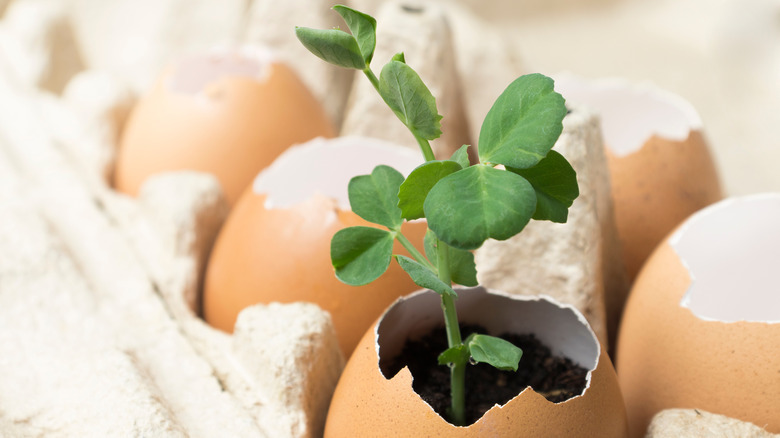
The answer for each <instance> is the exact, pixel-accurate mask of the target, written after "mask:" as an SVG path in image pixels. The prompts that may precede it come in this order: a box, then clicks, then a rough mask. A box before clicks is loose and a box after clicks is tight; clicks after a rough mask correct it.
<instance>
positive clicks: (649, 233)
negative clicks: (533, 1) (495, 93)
mask: <svg viewBox="0 0 780 438" xmlns="http://www.w3.org/2000/svg"><path fill="white" fill-rule="evenodd" d="M556 88H557V89H559V91H560V92H561V93H563V95H564V97H566V99H567V100H570V101H574V102H579V103H582V104H584V105H587V106H591V107H593V108H594V109H595V110H596V111H597V112H598V113H599V116H600V118H601V124H602V131H603V135H604V143H605V146H606V152H607V159H608V165H609V172H610V178H611V183H612V196H613V200H614V209H615V222H616V225H617V229H618V234H619V236H620V240H621V246H622V251H623V261H624V264H625V267H626V271H627V273H628V275H629V278H630V279H632V280H633V279H634V278H635V277H636V274H637V272H638V271H639V269H640V268H641V267H642V264H643V263H644V261H645V260H646V259H647V257H648V256H649V255H650V253H651V252H652V251H653V249H654V248H655V247H656V246H657V245H658V244H659V243H660V242H661V240H663V238H664V237H665V236H666V235H667V234H668V233H669V232H670V231H671V230H672V229H674V227H676V226H677V225H678V224H679V223H680V222H682V221H683V220H684V219H685V218H687V217H688V216H690V215H691V214H693V213H694V212H695V211H697V210H699V209H701V208H703V207H705V206H707V205H710V204H712V203H713V202H716V201H718V200H720V199H721V198H722V197H723V195H722V192H721V188H720V182H719V180H718V174H717V171H716V168H715V164H714V162H713V160H712V157H711V156H710V152H709V149H708V147H707V143H706V141H705V139H704V136H703V134H702V131H701V120H700V118H699V115H698V114H697V113H696V111H695V109H694V108H693V107H692V106H691V105H690V104H689V103H688V102H686V101H685V100H683V99H682V98H680V97H679V96H676V95H674V94H671V93H669V92H667V91H664V90H661V89H659V88H656V87H654V86H651V85H648V84H642V85H639V84H634V83H630V82H628V81H623V80H617V79H605V80H600V81H592V82H586V81H584V80H581V79H576V78H574V77H569V76H564V77H563V78H561V79H559V80H558V81H557V82H556Z"/></svg>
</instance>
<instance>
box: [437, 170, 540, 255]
mask: <svg viewBox="0 0 780 438" xmlns="http://www.w3.org/2000/svg"><path fill="white" fill-rule="evenodd" d="M424 209H425V217H426V218H427V219H428V228H430V229H431V230H433V232H434V233H436V235H437V236H438V237H439V239H441V240H443V241H444V242H446V243H447V244H448V245H450V246H452V247H455V248H460V249H476V248H479V247H480V246H481V245H482V243H483V242H484V241H485V240H487V239H488V238H493V239H497V240H506V239H508V238H510V237H512V236H514V235H515V234H517V233H519V232H520V231H522V229H523V228H524V227H525V225H526V224H527V223H528V221H529V220H531V216H532V215H533V214H534V210H535V209H536V194H535V193H534V189H533V187H532V186H531V184H530V183H529V182H528V181H526V180H525V179H524V178H523V177H521V176H520V175H517V174H514V173H512V172H507V171H505V170H500V169H494V168H492V167H489V166H485V165H474V166H471V167H468V168H466V169H463V170H461V171H459V172H456V173H453V174H452V175H449V176H447V177H445V178H444V179H442V180H441V181H439V182H438V183H437V184H436V185H435V186H434V187H433V189H431V191H430V192H429V193H428V197H427V198H426V199H425V204H424Z"/></svg>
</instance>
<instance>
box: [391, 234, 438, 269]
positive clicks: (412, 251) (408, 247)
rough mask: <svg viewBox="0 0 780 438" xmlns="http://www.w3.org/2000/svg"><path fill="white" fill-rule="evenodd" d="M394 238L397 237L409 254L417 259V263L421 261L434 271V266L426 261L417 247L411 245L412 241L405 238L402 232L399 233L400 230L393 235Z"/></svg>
mask: <svg viewBox="0 0 780 438" xmlns="http://www.w3.org/2000/svg"><path fill="white" fill-rule="evenodd" d="M395 238H396V239H398V241H399V242H401V245H403V247H404V248H406V250H407V251H409V254H410V255H411V256H412V257H413V258H414V259H415V260H417V262H418V263H421V264H423V265H425V266H427V267H428V268H430V269H432V270H433V271H436V266H433V265H432V264H431V262H429V261H428V259H427V258H425V256H423V255H422V253H420V251H418V250H417V248H415V247H414V245H412V242H410V241H409V239H407V238H406V236H404V235H403V234H401V232H400V231H398V232H397V233H396V235H395Z"/></svg>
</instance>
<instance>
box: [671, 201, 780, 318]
mask: <svg viewBox="0 0 780 438" xmlns="http://www.w3.org/2000/svg"><path fill="white" fill-rule="evenodd" d="M669 243H670V244H671V246H672V248H674V250H675V251H676V252H677V255H678V256H679V257H680V260H681V261H682V263H683V265H684V266H685V267H686V268H687V269H688V272H689V273H690V276H691V286H690V288H689V289H688V291H687V292H686V294H685V296H684V297H683V299H682V302H681V303H680V305H681V306H683V307H687V308H688V309H690V310H691V312H693V314H694V315H696V316H697V317H699V318H701V319H704V320H711V321H722V322H735V321H751V322H767V323H780V280H778V272H780V193H773V194H761V195H751V196H745V197H741V198H730V199H726V200H724V201H721V202H719V203H717V204H714V205H712V206H710V207H707V208H705V209H703V210H701V211H699V212H698V213H696V214H694V215H693V216H691V218H689V219H688V220H687V221H686V222H685V224H684V225H683V226H682V227H681V228H680V229H679V230H678V231H677V232H676V233H675V234H674V235H672V237H671V238H670V240H669Z"/></svg>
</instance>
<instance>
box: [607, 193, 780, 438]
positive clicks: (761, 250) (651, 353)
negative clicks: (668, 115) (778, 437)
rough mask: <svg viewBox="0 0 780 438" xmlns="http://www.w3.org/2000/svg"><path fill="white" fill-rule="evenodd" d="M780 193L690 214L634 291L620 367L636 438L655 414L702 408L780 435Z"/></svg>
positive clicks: (620, 341) (729, 201) (730, 201)
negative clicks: (679, 409)
mask: <svg viewBox="0 0 780 438" xmlns="http://www.w3.org/2000/svg"><path fill="white" fill-rule="evenodd" d="M778 224H780V194H764V195H752V196H746V197H741V198H730V199H727V200H724V201H721V202H719V203H717V204H714V205H712V206H710V207H708V208H705V209H703V210H702V211H700V212H698V213H696V214H695V215H693V216H691V217H690V218H689V219H688V220H686V221H685V222H684V223H683V224H682V225H681V226H680V227H679V228H678V229H677V230H676V231H675V232H674V233H673V234H671V236H670V237H668V238H667V239H666V240H665V241H664V242H663V243H662V244H661V245H660V246H659V247H658V248H657V249H656V251H655V252H654V253H653V255H652V256H651V257H650V259H648V261H647V263H646V264H645V266H644V268H643V269H642V271H641V272H640V274H639V276H638V278H637V280H636V283H635V284H634V287H633V289H632V292H631V295H630V297H629V301H628V303H627V306H626V310H625V313H624V316H623V323H622V326H621V329H620V335H619V339H618V346H617V361H616V364H617V370H618V377H619V380H620V384H621V387H622V389H623V393H624V396H625V398H626V405H627V409H628V415H629V424H630V426H631V431H632V437H642V436H644V433H645V430H646V428H647V426H648V424H649V422H650V420H651V418H652V417H653V415H655V414H656V413H658V412H660V411H661V410H664V409H669V408H687V409H703V410H706V411H709V412H713V413H716V414H721V415H725V416H728V417H732V418H736V419H739V420H742V421H748V422H752V423H754V424H756V425H758V426H762V427H766V429H767V430H768V431H770V432H774V433H778V432H780V282H778V279H777V268H778V266H780V231H779V230H778Z"/></svg>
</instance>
